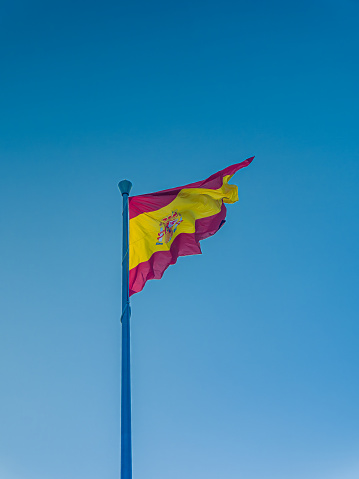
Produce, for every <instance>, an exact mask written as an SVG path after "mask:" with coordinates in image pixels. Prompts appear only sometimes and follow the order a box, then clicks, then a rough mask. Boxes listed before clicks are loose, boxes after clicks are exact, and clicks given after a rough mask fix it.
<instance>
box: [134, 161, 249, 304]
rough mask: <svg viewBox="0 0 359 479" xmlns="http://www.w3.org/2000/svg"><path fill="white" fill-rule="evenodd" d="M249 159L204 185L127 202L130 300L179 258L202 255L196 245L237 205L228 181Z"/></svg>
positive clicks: (214, 229) (226, 169) (145, 196)
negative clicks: (227, 206) (230, 205)
mask: <svg viewBox="0 0 359 479" xmlns="http://www.w3.org/2000/svg"><path fill="white" fill-rule="evenodd" d="M253 158H254V157H252V158H248V159H247V160H245V161H242V163H237V164H236V165H232V166H228V167H227V168H225V169H224V170H221V171H218V172H217V173H215V174H214V175H212V176H210V177H209V178H207V179H206V180H203V181H198V182H196V183H192V184H189V185H185V186H180V187H177V188H171V189H169V190H163V191H157V192H156V193H151V194H146V195H139V196H132V197H130V198H129V218H130V239H129V269H130V278H129V285H130V296H131V295H132V294H134V293H138V292H139V291H141V290H142V289H143V287H144V285H145V283H146V281H148V280H149V279H160V278H162V275H163V273H164V272H165V270H166V269H167V268H168V266H169V265H171V264H175V263H176V261H177V258H178V257H179V256H186V255H191V254H201V247H200V244H199V242H200V241H201V240H203V239H205V238H208V237H209V236H212V235H214V234H215V233H216V232H217V231H218V230H219V229H220V228H221V226H222V225H223V224H224V222H225V218H226V213H227V210H226V206H225V203H235V202H236V201H238V187H237V186H236V185H230V184H228V181H229V180H230V179H231V178H232V176H233V175H234V173H235V172H236V171H238V170H240V169H241V168H244V167H245V166H248V165H249V164H250V163H251V161H252V160H253Z"/></svg>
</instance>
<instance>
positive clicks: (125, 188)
mask: <svg viewBox="0 0 359 479" xmlns="http://www.w3.org/2000/svg"><path fill="white" fill-rule="evenodd" d="M118 187H119V189H120V191H121V194H122V196H123V195H129V194H130V191H131V188H132V183H131V181H128V180H122V181H120V182H119V184H118Z"/></svg>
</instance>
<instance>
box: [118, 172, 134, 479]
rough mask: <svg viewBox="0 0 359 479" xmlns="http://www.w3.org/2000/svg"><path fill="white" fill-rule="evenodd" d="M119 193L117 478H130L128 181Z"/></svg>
mask: <svg viewBox="0 0 359 479" xmlns="http://www.w3.org/2000/svg"><path fill="white" fill-rule="evenodd" d="M118 187H119V189H120V191H121V194H122V201H123V209H122V219H123V241H122V315H121V323H122V364H121V479H132V440H131V349H130V347H131V336H130V316H131V310H130V296H129V275H130V271H129V249H128V243H129V219H128V195H129V193H130V191H131V188H132V183H131V182H130V181H128V180H122V181H120V182H119V184H118Z"/></svg>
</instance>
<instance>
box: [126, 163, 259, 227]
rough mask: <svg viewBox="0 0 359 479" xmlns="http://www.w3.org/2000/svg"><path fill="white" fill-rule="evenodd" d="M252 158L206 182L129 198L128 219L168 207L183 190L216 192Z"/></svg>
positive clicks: (220, 172)
mask: <svg viewBox="0 0 359 479" xmlns="http://www.w3.org/2000/svg"><path fill="white" fill-rule="evenodd" d="M253 158H254V156H253V157H252V158H248V159H247V160H244V161H242V162H241V163H237V164H235V165H232V166H228V167H227V168H225V169H224V170H221V171H218V172H217V173H214V174H213V175H212V176H210V177H209V178H207V179H206V180H202V181H197V182H196V183H191V184H189V185H185V186H178V187H176V188H171V189H169V190H163V191H157V192H155V193H150V194H146V195H139V196H131V197H130V198H129V209H130V219H132V218H135V217H136V216H138V215H140V214H141V213H148V212H150V211H156V210H159V209H160V208H163V207H164V206H167V205H169V204H170V203H171V202H172V201H173V200H174V199H175V198H176V196H177V195H178V193H179V192H180V191H181V190H183V189H184V188H209V189H212V190H216V189H218V188H220V187H221V186H222V184H223V177H224V176H228V175H234V173H235V172H236V171H238V170H240V169H241V168H244V167H246V166H248V165H249V164H250V163H251V162H252V160H253Z"/></svg>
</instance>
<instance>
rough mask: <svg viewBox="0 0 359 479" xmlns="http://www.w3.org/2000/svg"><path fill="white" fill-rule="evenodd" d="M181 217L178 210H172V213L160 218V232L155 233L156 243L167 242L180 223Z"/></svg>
mask: <svg viewBox="0 0 359 479" xmlns="http://www.w3.org/2000/svg"><path fill="white" fill-rule="evenodd" d="M182 221H183V219H182V216H181V215H180V213H178V211H172V214H171V215H169V216H166V218H162V220H161V222H160V232H159V233H158V235H157V243H156V245H163V243H169V242H170V241H171V239H172V237H173V235H174V233H175V232H176V229H177V226H178V225H179V224H180V223H182Z"/></svg>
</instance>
